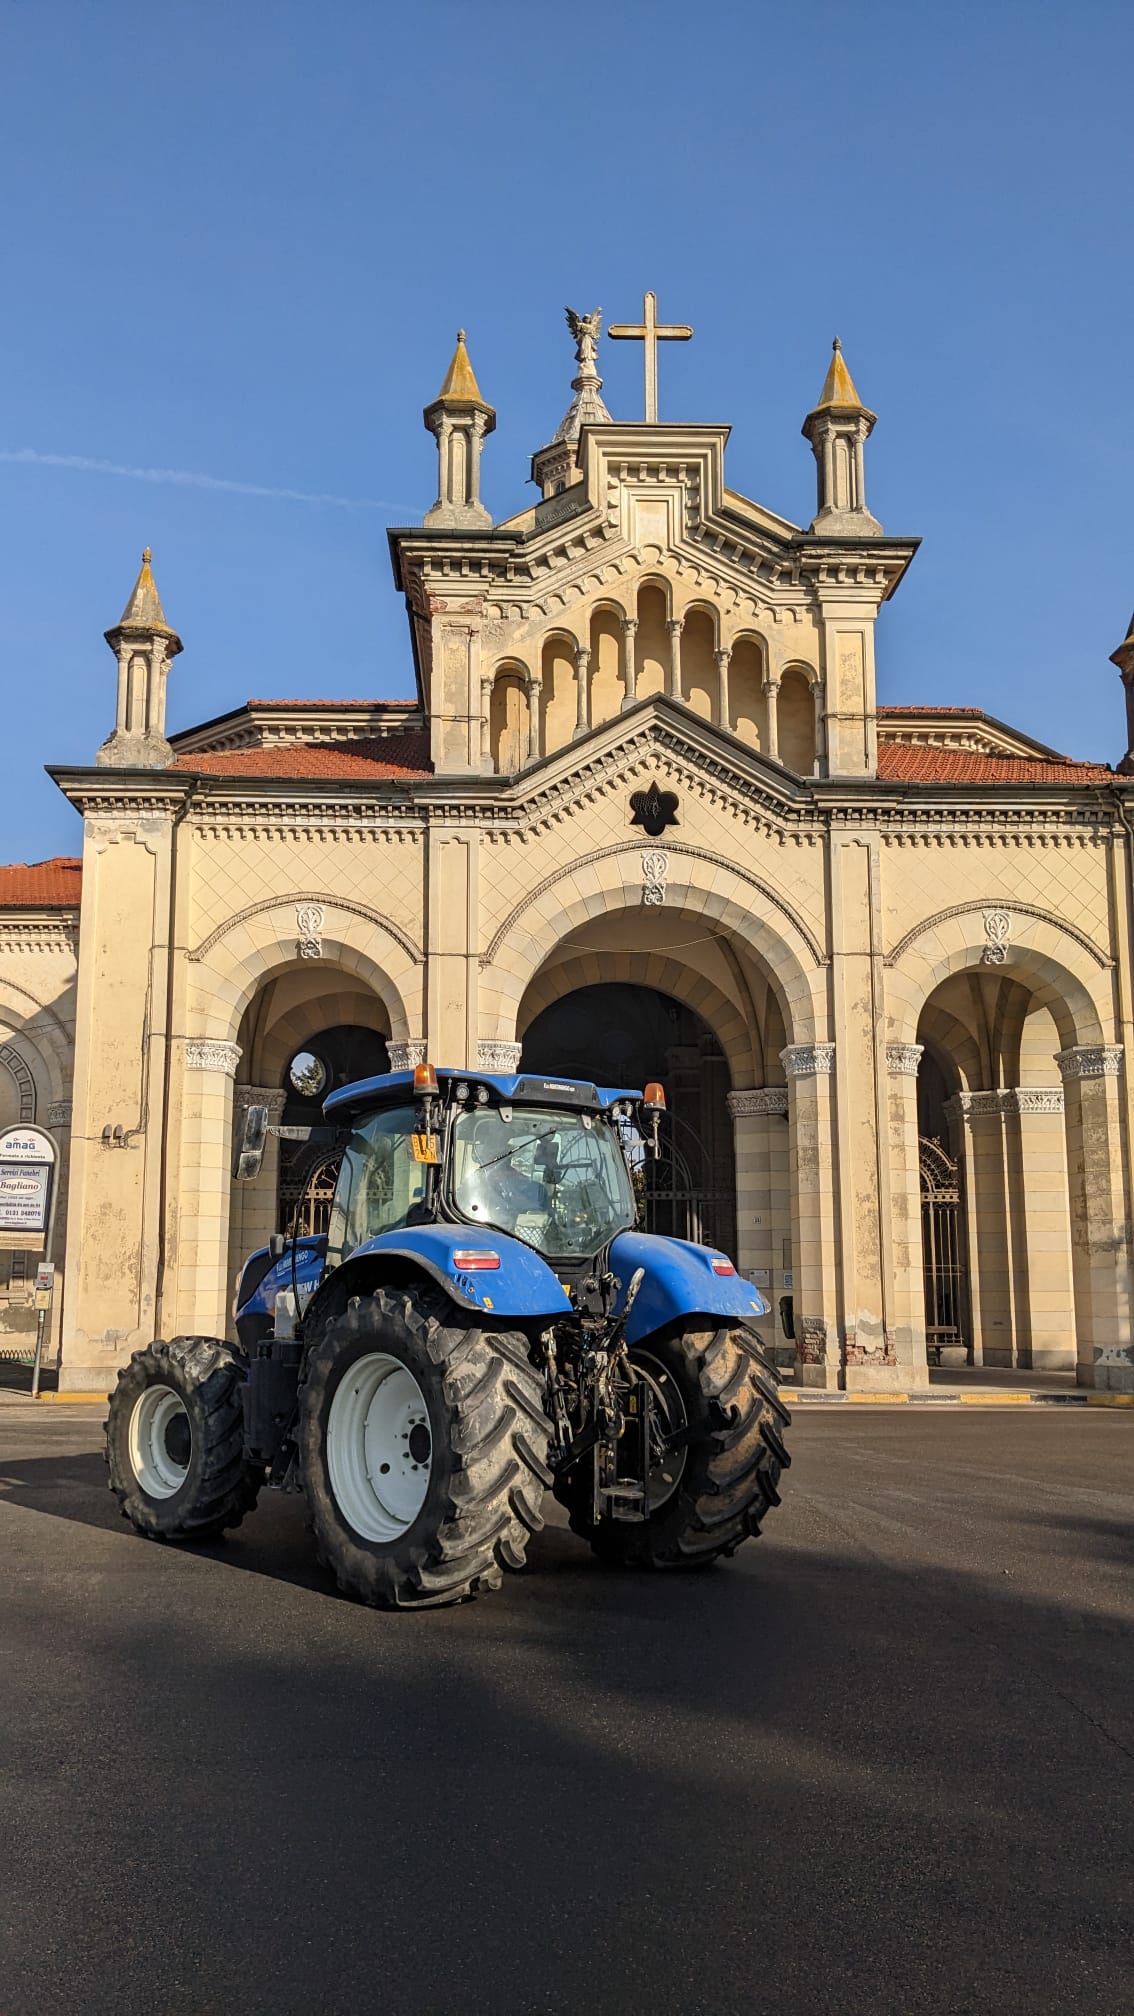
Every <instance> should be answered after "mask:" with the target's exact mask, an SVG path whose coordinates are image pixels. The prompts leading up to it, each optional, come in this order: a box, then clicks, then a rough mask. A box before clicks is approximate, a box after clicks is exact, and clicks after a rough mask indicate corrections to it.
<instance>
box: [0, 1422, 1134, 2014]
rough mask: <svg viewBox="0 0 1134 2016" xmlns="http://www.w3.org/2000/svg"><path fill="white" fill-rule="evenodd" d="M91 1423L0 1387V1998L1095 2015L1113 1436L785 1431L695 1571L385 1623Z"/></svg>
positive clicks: (290, 1518)
mask: <svg viewBox="0 0 1134 2016" xmlns="http://www.w3.org/2000/svg"><path fill="white" fill-rule="evenodd" d="M99 1439H100V1428H99V1423H98V1418H97V1417H94V1418H92V1417H91V1412H90V1410H86V1411H85V1413H84V1414H83V1415H82V1416H79V1415H78V1414H77V1412H65V1411H64V1410H62V1409H51V1408H47V1407H44V1408H41V1409H39V1410H38V1411H36V1410H33V1409H32V1408H31V1407H30V1406H18V1407H17V1406H13V1405H5V1406H4V1407H3V1408H2V1409H0V1714H2V1717H3V1723H2V1732H0V1807H2V1815H0V1819H2V1824H0V2012H2V2016H56V2012H71V2011H74V2012H76V2016H77V2012H82V2016H103V2012H105V2016H135V2012H137V2016H143V2012H144V2016H204V2012H209V2016H211V2012H214V2011H216V2012H222V2011H223V2012H228V2011H239V2012H241V2016H260V2012H265V2016H267V2012H269V2011H270V2012H272V2016H291V2012H297V2016H298V2012H300V2011H302V2012H305V2016H307V2012H314V2016H340V2012H344V2016H345V2012H350V2016H359V2012H370V2011H375V2012H378V2011H380V2012H397V2016H425V2012H428V2016H433V2012H444V2016H450V2012H452V2016H466V2012H467V2016H474V2012H477V2016H479V2012H493V2016H513V2012H517V2016H518V2012H523V2016H529V2012H531V2016H551V2012H554V2016H560V2012H563V2016H567V2012H570V2016H574V2012H580V2011H587V2012H596V2016H638V2012H643V2016H645V2012H650V2016H700V2012H706V2016H709V2012H712V2016H731V2012H733V2011H736V2012H741V2011H743V2012H745V2016H749V2012H760V2016H779V2012H783V2016H797V2012H798V2016H828V2012H830V2016H859V2012H867V2011H868V2012H870V2016H891V2012H893V2016H921V2012H933V2016H938V2012H941V2016H944V2012H948V2016H969V2012H972V2016H978V2012H979V2016H988V2012H993V2011H994V2012H997V2016H1015V2012H1018V2011H1029V2012H1030V2011H1036V2012H1043V2016H1052V2012H1056V2011H1058V2012H1060V2016H1096V2012H1098V2016H1121V2012H1123V2011H1129V2010H1131V2009H1132V2008H1134V1969H1132V1966H1131V1952H1130V1945H1129V1940H1130V1922H1131V1898H1132V1895H1134V1889H1132V1882H1131V1879H1132V1875H1134V1866H1132V1856H1131V1828H1132V1824H1134V1823H1132V1814H1134V1796H1132V1795H1134V1761H1132V1760H1134V1661H1132V1658H1131V1651H1132V1646H1134V1601H1132V1584H1131V1576H1130V1538H1131V1530H1132V1529H1131V1515H1132V1513H1134V1416H1131V1415H1128V1414H1123V1413H1109V1412H1105V1411H1100V1412H1098V1413H1090V1414H1080V1413H1078V1412H1072V1411H1071V1410H1066V1411H1065V1410H1062V1409H1060V1410H1057V1409H1052V1410H1050V1411H1048V1410H1043V1411H1041V1410H1038V1409H1036V1410H1031V1411H1029V1412H1027V1413H1026V1414H1025V1413H1023V1411H1022V1410H1021V1412H1020V1413H1019V1414H1015V1413H995V1412H993V1411H988V1412H984V1411H979V1412H978V1411H969V1410H966V1411H965V1413H964V1414H963V1415H962V1416H960V1418H958V1416H957V1415H956V1414H944V1413H942V1414H932V1413H930V1414H927V1413H923V1412H918V1413H916V1414H915V1413H910V1412H907V1411H905V1410H903V1411H902V1412H901V1413H898V1412H897V1411H895V1412H892V1413H888V1412H886V1411H884V1410H879V1411H878V1412H873V1411H867V1410H861V1411H860V1410H857V1409H856V1410H855V1412H854V1413H853V1415H850V1414H849V1410H846V1411H834V1410H832V1411H830V1412H813V1413H810V1414H808V1415H807V1416H806V1417H805V1418H803V1419H797V1422H796V1425H795V1428H794V1430H793V1435H792V1445H793V1448H794V1451H795V1464H794V1467H793V1469H792V1472H791V1474H790V1476H789V1478H788V1479H787V1481H786V1487H785V1490H784V1503H783V1507H782V1508H781V1510H780V1511H779V1512H777V1513H776V1514H774V1515H773V1517H772V1518H771V1519H770V1521H769V1522H768V1526H767V1530H766V1534H765V1537H764V1538H763V1539H761V1540H760V1541H759V1542H757V1543H754V1544H750V1545H748V1546H746V1547H745V1548H743V1549H742V1550H741V1552H740V1554H739V1555H738V1556H737V1557H736V1559H735V1560H734V1561H733V1562H732V1563H730V1564H728V1565H727V1566H724V1567H721V1568H718V1569H715V1570H713V1571H711V1572H710V1573H708V1574H707V1575H706V1574H702V1575H698V1576H691V1577H682V1578H668V1579H664V1578H640V1577H631V1578H627V1577H623V1576H618V1575H615V1574H611V1573H609V1572H606V1571H604V1570H602V1569H600V1568H599V1567H598V1566H597V1565H596V1564H595V1563H594V1562H593V1561H592V1560H591V1557H590V1556H589V1554H588V1553H587V1552H585V1551H584V1550H582V1549H580V1547H579V1546H578V1543H576V1542H575V1541H574V1540H572V1539H571V1537H570V1535H569V1534H568V1533H567V1532H566V1530H565V1529H564V1528H562V1527H561V1526H559V1525H553V1526H551V1527H549V1529H548V1531H547V1532H546V1533H545V1534H544V1535H543V1536H542V1537H541V1539H540V1541H539V1542H538V1543H537V1544H536V1545H535V1546H534V1547H533V1549H532V1563H531V1567H530V1569H529V1571H528V1572H527V1573H526V1574H525V1575H523V1576H520V1577H516V1578H514V1579H512V1580H511V1581H509V1582H508V1583H507V1584H506V1586H505V1589H504V1590H503V1592H502V1593H501V1594H499V1595H496V1596H491V1597H489V1598H487V1599H485V1600H483V1601H481V1602H478V1603H475V1604H471V1605H468V1606H467V1607H465V1608H462V1609H459V1610H453V1611H442V1612H435V1613H430V1614H425V1615H422V1616H414V1617H408V1618H407V1617H388V1616H382V1615H377V1614H374V1613H372V1612H368V1611H366V1610H363V1609H360V1608H358V1607H356V1606H354V1605H353V1604H351V1603H349V1602H347V1601H345V1600H343V1599H341V1598H339V1597H338V1596H336V1595H333V1594H332V1593H330V1591H329V1590H328V1588H327V1587H326V1586H325V1585H324V1584H323V1583H322V1581H321V1580H320V1578H319V1576H318V1574H317V1573H316V1572H315V1571H314V1570H313V1568H312V1565H311V1561H310V1556H309V1553H308V1547H307V1542H306V1536H305V1533H304V1528H303V1517H302V1510H301V1507H300V1506H299V1504H298V1503H297V1502H296V1501H294V1500H281V1499H268V1500H267V1501H265V1503H264V1505H263V1507H262V1509H261V1510H260V1511H258V1512H257V1513H256V1514H255V1516H254V1517H253V1518H252V1519H251V1520H250V1521H249V1522H248V1523H247V1525H246V1526H245V1527H244V1528H242V1529H241V1531H240V1533H239V1534H238V1535H236V1536H235V1537H234V1538H233V1539H232V1540H230V1541H229V1542H228V1543H227V1544H226V1545H224V1546H223V1547H218V1548H209V1549H199V1550H196V1551H194V1552H184V1551H181V1550H177V1549H173V1548H162V1547H157V1546H154V1545H151V1544H149V1543H147V1542H145V1541H143V1540H140V1539H138V1538H136V1537H135V1536H134V1535H133V1534H132V1533H131V1532H130V1530H129V1529H128V1528H127V1527H126V1526H125V1525H123V1524H122V1522H121V1521H120V1520H119V1518H118V1516H117V1512H116V1510H115V1508H114V1507H113V1504H112V1501H111V1500H110V1497H109V1494H108V1493H107V1491H106V1487H105V1482H104V1474H105V1473H104V1468H103V1463H102V1458H101V1455H100V1454H99Z"/></svg>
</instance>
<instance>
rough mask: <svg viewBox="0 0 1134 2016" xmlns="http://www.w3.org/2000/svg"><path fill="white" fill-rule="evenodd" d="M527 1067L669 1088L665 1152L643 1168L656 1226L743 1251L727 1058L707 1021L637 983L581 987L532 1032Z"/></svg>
mask: <svg viewBox="0 0 1134 2016" xmlns="http://www.w3.org/2000/svg"><path fill="white" fill-rule="evenodd" d="M521 1068H522V1069H523V1070H525V1071H535V1072H541V1073H547V1074H560V1075H562V1076H564V1077H569V1078H586V1079H590V1080H591V1081H592V1082H593V1083H594V1084H597V1085H619V1086H627V1087H641V1086H644V1085H645V1084H646V1082H647V1080H649V1079H651V1078H657V1079H660V1081H661V1083H662V1084H663V1085H664V1086H665V1091H666V1100H667V1106H668V1120H667V1122H666V1124H665V1127H664V1129H663V1152H662V1155H661V1156H660V1157H659V1159H658V1160H657V1161H656V1162H654V1161H653V1160H649V1161H646V1162H643V1163H642V1165H641V1168H640V1171H639V1174H638V1179H637V1180H638V1186H639V1192H640V1208H641V1211H642V1216H643V1221H644V1224H645V1227H646V1230H647V1231H650V1232H660V1233H665V1234H667V1235H669V1236H670V1237H674V1238H679V1239H693V1240H696V1241H698V1242H702V1243H704V1244H706V1245H710V1246H719V1247H721V1248H722V1250H723V1251H724V1252H726V1253H735V1251H736V1173H735V1168H736V1165H735V1158H734V1153H733V1140H732V1125H731V1121H730V1119H729V1113H728V1107H727V1105H726V1096H727V1094H728V1092H729V1090H730V1084H731V1080H730V1076H729V1069H728V1063H727V1061H726V1059H725V1056H724V1053H723V1051H722V1049H721V1046H720V1044H719V1042H718V1041H717V1038H716V1036H715V1035H714V1034H713V1031H712V1030H711V1029H710V1028H709V1026H708V1024H707V1023H706V1022H705V1021H703V1020H702V1018H701V1016H699V1015H698V1014H696V1013H695V1012H694V1010H693V1009H691V1008H688V1007H686V1006H685V1004H684V1003H683V1002H680V1001H677V1000H675V999H674V998H673V997H672V995H669V994H663V993H661V992H660V991H659V990H658V989H657V988H654V987H643V986H638V985H636V984H634V983H632V982H623V981H609V982H600V983H599V984H597V985H595V986H591V987H578V988H575V989H574V990H573V991H572V992H570V993H568V994H564V995H563V996H561V998H560V999H559V1000H558V1001H554V1002H552V1003H551V1005H550V1006H549V1007H547V1008H544V1009H543V1010H542V1011H541V1012H540V1013H539V1014H538V1015H536V1017H535V1019H534V1020H533V1021H532V1022H531V1023H530V1024H529V1026H528V1028H527V1030H526V1031H525V1033H524V1036H523V1056H522V1060H521Z"/></svg>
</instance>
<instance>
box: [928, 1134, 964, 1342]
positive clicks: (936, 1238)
mask: <svg viewBox="0 0 1134 2016" xmlns="http://www.w3.org/2000/svg"><path fill="white" fill-rule="evenodd" d="M918 1169H919V1173H920V1178H921V1257H922V1274H923V1278H924V1282H925V1342H926V1349H927V1351H928V1354H929V1357H930V1359H931V1361H934V1362H937V1363H939V1362H940V1354H941V1349H942V1347H943V1346H954V1347H956V1346H965V1345H967V1343H968V1339H967V1336H966V1330H967V1324H966V1320H965V1303H966V1292H965V1291H966V1280H965V1266H964V1258H963V1245H962V1239H963V1232H962V1227H961V1183H960V1171H959V1169H958V1166H957V1164H956V1162H954V1160H953V1158H952V1156H951V1155H947V1154H946V1153H945V1150H944V1148H942V1146H941V1144H940V1142H939V1141H930V1140H928V1139H927V1138H926V1137H925V1136H924V1135H923V1136H922V1137H921V1139H920V1140H919V1142H918Z"/></svg>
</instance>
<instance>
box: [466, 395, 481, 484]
mask: <svg viewBox="0 0 1134 2016" xmlns="http://www.w3.org/2000/svg"><path fill="white" fill-rule="evenodd" d="M483 446H484V414H483V413H474V414H473V422H472V436H471V440H470V442H469V491H468V500H467V501H468V502H469V503H470V504H479V503H480V451H481V449H482V448H483Z"/></svg>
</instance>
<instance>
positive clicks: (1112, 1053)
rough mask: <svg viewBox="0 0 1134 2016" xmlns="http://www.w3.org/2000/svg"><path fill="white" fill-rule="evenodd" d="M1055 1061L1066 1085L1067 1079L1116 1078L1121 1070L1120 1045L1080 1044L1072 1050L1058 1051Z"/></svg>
mask: <svg viewBox="0 0 1134 2016" xmlns="http://www.w3.org/2000/svg"><path fill="white" fill-rule="evenodd" d="M1055 1061H1056V1063H1057V1064H1058V1066H1059V1075H1060V1077H1061V1078H1062V1079H1063V1081H1064V1083H1065V1084H1066V1082H1067V1080H1068V1079H1069V1078H1117V1076H1118V1074H1119V1071H1120V1070H1121V1068H1122V1045H1121V1043H1081V1044H1079V1045H1078V1047H1077V1048H1076V1049H1074V1050H1059V1051H1057V1052H1056V1056H1055Z"/></svg>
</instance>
